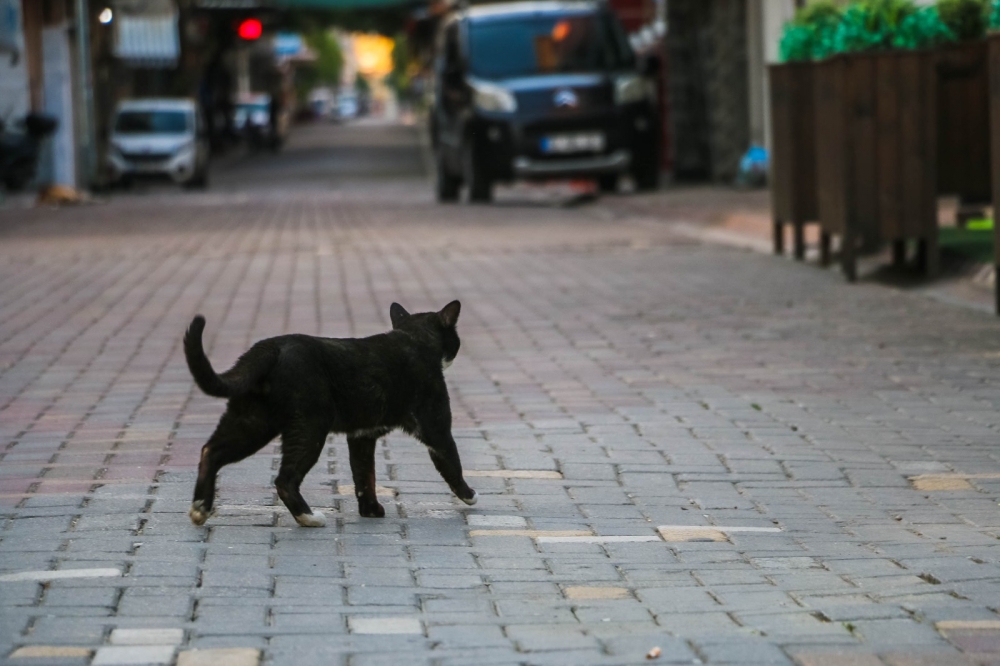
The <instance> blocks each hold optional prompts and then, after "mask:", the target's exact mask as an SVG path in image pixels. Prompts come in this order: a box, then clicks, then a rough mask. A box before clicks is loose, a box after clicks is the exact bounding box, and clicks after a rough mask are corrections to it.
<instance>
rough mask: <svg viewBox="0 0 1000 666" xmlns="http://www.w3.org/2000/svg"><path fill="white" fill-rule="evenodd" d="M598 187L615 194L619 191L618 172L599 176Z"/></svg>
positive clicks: (602, 190)
mask: <svg viewBox="0 0 1000 666" xmlns="http://www.w3.org/2000/svg"><path fill="white" fill-rule="evenodd" d="M597 188H598V189H599V190H601V192H604V193H605V194H614V193H615V192H617V191H618V174H616V173H609V174H605V175H603V176H598V178H597Z"/></svg>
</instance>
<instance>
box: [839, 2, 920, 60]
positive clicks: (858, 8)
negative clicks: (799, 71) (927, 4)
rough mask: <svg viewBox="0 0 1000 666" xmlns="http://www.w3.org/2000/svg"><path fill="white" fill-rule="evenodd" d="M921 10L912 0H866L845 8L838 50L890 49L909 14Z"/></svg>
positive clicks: (849, 51)
mask: <svg viewBox="0 0 1000 666" xmlns="http://www.w3.org/2000/svg"><path fill="white" fill-rule="evenodd" d="M916 13H917V7H916V5H914V4H913V2H912V0H864V1H863V2H859V3H857V4H854V5H851V6H850V7H848V8H847V9H846V10H845V11H844V16H843V19H842V20H841V21H840V25H839V26H837V34H836V35H835V36H834V50H835V51H836V52H837V53H853V52H857V51H872V50H876V49H888V48H891V47H892V46H893V43H892V41H893V36H894V35H895V33H896V31H897V30H898V29H899V27H900V25H901V24H902V23H903V21H904V20H906V19H907V17H910V16H913V15H914V14H916Z"/></svg>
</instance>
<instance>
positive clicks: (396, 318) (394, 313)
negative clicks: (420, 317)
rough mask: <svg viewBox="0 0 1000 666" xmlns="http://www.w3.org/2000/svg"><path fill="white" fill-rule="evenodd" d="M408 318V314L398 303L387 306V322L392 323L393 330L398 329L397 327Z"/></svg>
mask: <svg viewBox="0 0 1000 666" xmlns="http://www.w3.org/2000/svg"><path fill="white" fill-rule="evenodd" d="M409 316H410V313H409V312H407V311H406V309H405V308H404V307H403V306H402V305H400V304H399V303H393V304H392V305H390V306H389V321H391V322H392V327H393V328H399V325H400V324H402V323H403V320H404V319H406V318H407V317H409Z"/></svg>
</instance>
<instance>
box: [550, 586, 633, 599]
mask: <svg viewBox="0 0 1000 666" xmlns="http://www.w3.org/2000/svg"><path fill="white" fill-rule="evenodd" d="M563 595H564V596H565V597H566V598H567V599H573V600H587V599H628V598H629V597H630V596H631V595H630V594H629V591H628V589H627V588H624V587H585V586H580V585H571V586H569V587H566V588H563Z"/></svg>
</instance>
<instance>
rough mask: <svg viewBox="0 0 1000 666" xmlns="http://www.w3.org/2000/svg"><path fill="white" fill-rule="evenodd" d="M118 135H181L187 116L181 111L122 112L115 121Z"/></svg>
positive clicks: (186, 124)
mask: <svg viewBox="0 0 1000 666" xmlns="http://www.w3.org/2000/svg"><path fill="white" fill-rule="evenodd" d="M115 131H116V132H118V133H119V134H183V133H184V132H186V131H188V114H186V113H184V112H183V111H122V112H121V113H119V114H118V120H116V121H115Z"/></svg>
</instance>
